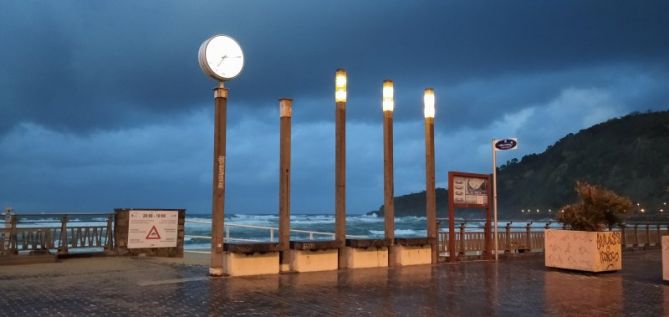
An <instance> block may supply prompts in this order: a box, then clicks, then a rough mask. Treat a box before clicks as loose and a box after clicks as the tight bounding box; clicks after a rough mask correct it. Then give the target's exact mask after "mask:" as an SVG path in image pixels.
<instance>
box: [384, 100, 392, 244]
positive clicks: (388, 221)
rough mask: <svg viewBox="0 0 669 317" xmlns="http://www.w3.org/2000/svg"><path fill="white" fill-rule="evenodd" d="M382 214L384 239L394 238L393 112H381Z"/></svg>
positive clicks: (390, 239)
mask: <svg viewBox="0 0 669 317" xmlns="http://www.w3.org/2000/svg"><path fill="white" fill-rule="evenodd" d="M383 175H384V178H383V214H384V220H385V239H386V240H388V241H393V240H394V239H395V202H394V200H393V196H394V191H395V189H394V180H393V112H392V111H384V112H383Z"/></svg>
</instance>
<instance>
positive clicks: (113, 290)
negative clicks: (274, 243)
mask: <svg viewBox="0 0 669 317" xmlns="http://www.w3.org/2000/svg"><path fill="white" fill-rule="evenodd" d="M207 272H208V267H207V266H203V265H186V264H179V263H175V262H169V261H163V260H159V259H152V258H125V257H110V258H90V259H68V260H63V261H61V262H59V263H51V264H33V265H22V266H4V267H1V268H0V316H36V315H39V316H45V315H48V316H72V315H86V316H114V315H119V316H127V315H146V316H157V315H160V316H212V315H214V316H220V315H224V316H394V315H396V316H445V315H448V316H541V315H547V316H612V315H613V316H615V315H626V316H666V315H669V285H665V283H664V282H663V281H662V271H661V258H660V252H659V250H648V251H632V252H626V253H625V254H624V257H623V270H622V271H620V272H614V273H600V274H587V273H578V272H570V271H563V270H555V269H547V268H545V267H544V265H543V257H542V256H523V257H518V258H510V259H504V260H502V261H500V262H499V263H498V264H496V263H494V262H485V261H479V262H466V263H454V264H450V263H444V264H438V265H433V266H429V265H427V266H413V267H403V268H372V269H359V270H341V271H333V272H316V273H301V274H282V275H275V276H256V277H235V278H230V277H225V278H203V277H205V276H206V274H207Z"/></svg>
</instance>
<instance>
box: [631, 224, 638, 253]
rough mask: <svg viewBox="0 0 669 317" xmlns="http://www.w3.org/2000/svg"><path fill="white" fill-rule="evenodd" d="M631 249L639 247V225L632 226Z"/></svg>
mask: <svg viewBox="0 0 669 317" xmlns="http://www.w3.org/2000/svg"><path fill="white" fill-rule="evenodd" d="M632 246H633V247H635V248H637V247H639V224H634V244H632Z"/></svg>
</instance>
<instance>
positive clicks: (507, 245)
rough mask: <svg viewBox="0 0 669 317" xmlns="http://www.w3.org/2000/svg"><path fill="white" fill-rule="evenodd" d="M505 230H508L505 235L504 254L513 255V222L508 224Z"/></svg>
mask: <svg viewBox="0 0 669 317" xmlns="http://www.w3.org/2000/svg"><path fill="white" fill-rule="evenodd" d="M505 229H506V230H504V234H505V235H506V237H505V238H506V239H505V241H504V244H505V247H504V253H511V221H509V222H507V223H506V228H505Z"/></svg>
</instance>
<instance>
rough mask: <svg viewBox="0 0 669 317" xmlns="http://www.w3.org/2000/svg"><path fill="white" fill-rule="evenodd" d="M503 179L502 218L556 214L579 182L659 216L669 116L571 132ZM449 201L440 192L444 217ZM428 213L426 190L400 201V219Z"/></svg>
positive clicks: (666, 197) (668, 167) (667, 191)
mask: <svg viewBox="0 0 669 317" xmlns="http://www.w3.org/2000/svg"><path fill="white" fill-rule="evenodd" d="M556 124H557V123H556ZM498 180H499V181H498V183H497V186H498V196H499V200H498V203H499V211H500V215H502V216H503V217H508V218H517V217H522V216H524V215H523V213H522V212H521V210H528V209H529V210H532V211H533V213H535V212H536V210H537V209H538V210H540V214H542V215H543V216H544V217H546V216H548V215H549V214H548V210H549V209H550V210H551V212H553V213H554V212H556V211H557V210H558V209H559V208H560V207H562V206H564V205H566V204H569V203H571V202H573V201H575V200H576V192H575V191H574V186H575V184H576V181H585V182H588V183H591V184H598V185H602V186H604V187H607V188H609V189H611V190H613V191H615V192H618V193H620V194H622V195H624V196H627V197H630V198H631V199H632V201H633V202H634V203H635V204H634V206H635V208H638V209H639V210H640V209H642V208H643V209H644V210H646V211H647V212H649V213H653V212H657V211H658V210H659V209H660V208H663V206H664V205H663V203H666V202H669V111H661V112H647V113H632V114H630V115H627V116H624V117H621V118H615V119H611V120H608V121H606V122H603V123H600V124H597V125H594V126H592V127H590V128H587V129H583V130H581V131H579V132H578V133H575V134H572V133H570V134H568V135H566V136H565V137H563V138H562V139H560V140H559V141H557V142H556V143H555V144H553V145H551V146H549V147H548V148H547V149H546V151H544V152H543V153H540V154H530V155H526V156H524V157H523V158H522V159H520V160H517V159H513V160H511V161H509V162H507V163H506V164H504V165H502V166H500V167H499V168H498ZM447 197H448V195H447V191H446V190H445V189H439V190H438V191H437V211H438V215H439V216H440V217H443V216H445V215H446V209H447V208H448V198H447ZM636 203H639V206H638V207H637V205H636ZM664 209H665V212H668V213H669V210H668V209H667V207H666V206H664ZM424 210H425V192H424V191H423V192H420V193H414V194H410V195H405V196H399V197H396V198H395V214H396V215H397V216H403V215H421V216H422V215H424V214H425V211H424ZM382 211H383V206H381V207H380V208H379V210H377V211H374V212H375V213H377V214H378V215H382V214H383V212H382Z"/></svg>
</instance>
